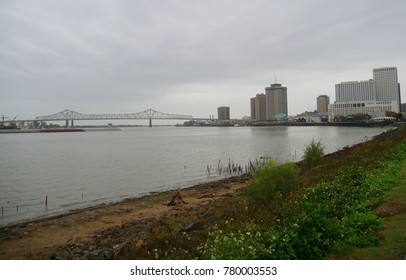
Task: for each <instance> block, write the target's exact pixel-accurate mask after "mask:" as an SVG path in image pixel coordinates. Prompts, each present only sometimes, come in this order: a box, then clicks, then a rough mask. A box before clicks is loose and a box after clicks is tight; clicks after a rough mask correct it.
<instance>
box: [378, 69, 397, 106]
mask: <svg viewBox="0 0 406 280" xmlns="http://www.w3.org/2000/svg"><path fill="white" fill-rule="evenodd" d="M373 77H374V94H375V98H376V101H397V102H398V103H399V111H400V104H401V101H400V87H399V82H398V69H397V68H396V67H383V68H377V69H374V70H373Z"/></svg>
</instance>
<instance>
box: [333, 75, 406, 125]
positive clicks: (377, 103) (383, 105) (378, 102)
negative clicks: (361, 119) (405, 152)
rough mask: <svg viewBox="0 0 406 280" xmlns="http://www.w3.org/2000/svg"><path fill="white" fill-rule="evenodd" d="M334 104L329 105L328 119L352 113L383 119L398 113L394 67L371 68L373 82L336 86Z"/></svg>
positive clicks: (398, 90) (398, 102) (397, 91)
mask: <svg viewBox="0 0 406 280" xmlns="http://www.w3.org/2000/svg"><path fill="white" fill-rule="evenodd" d="M335 89H336V101H335V102H334V104H331V105H330V106H329V118H330V119H334V117H335V116H344V117H346V116H348V115H353V114H368V115H370V116H372V117H384V116H385V115H386V112H387V111H391V112H395V113H399V112H400V104H401V102H400V101H401V100H400V85H399V82H398V73H397V68H396V67H384V68H377V69H373V79H371V80H368V81H361V82H343V83H340V84H337V85H336V87H335Z"/></svg>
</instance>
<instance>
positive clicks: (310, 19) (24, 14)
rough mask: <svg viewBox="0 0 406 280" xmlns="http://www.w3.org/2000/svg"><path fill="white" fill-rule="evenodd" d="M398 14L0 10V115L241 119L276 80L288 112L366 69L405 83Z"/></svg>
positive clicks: (242, 4)
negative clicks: (149, 113) (388, 70)
mask: <svg viewBox="0 0 406 280" xmlns="http://www.w3.org/2000/svg"><path fill="white" fill-rule="evenodd" d="M303 2H305V3H303ZM405 10H406V3H404V1H402V0H388V1H355V2H354V1H346V0H342V1H335V0H333V1H322V0H318V1H311V2H310V3H309V2H308V1H298V0H296V1H276V0H275V1H265V0H255V1H193V0H192V1H186V0H177V1H158V0H156V1H146V0H145V1H123V0H120V1H117V0H115V1H113V0H110V1H109V0H105V1H96V0H89V1H46V0H38V1H19V0H16V1H2V3H0V99H1V100H2V101H1V103H0V113H2V114H5V115H9V116H13V115H16V114H20V115H21V116H23V117H25V118H32V117H35V116H36V115H44V114H48V113H55V112H58V111H61V110H64V109H67V108H69V109H72V110H77V111H82V112H84V113H98V112H107V113H130V112H138V111H142V110H144V109H147V108H154V109H157V110H159V111H164V112H168V113H182V114H193V115H196V116H207V115H209V114H215V112H216V107H217V106H220V105H229V106H230V107H231V114H232V117H235V118H240V117H242V116H243V115H248V114H249V98H250V97H251V96H254V95H255V94H257V93H259V92H263V90H264V88H265V87H266V86H267V85H268V84H270V83H271V82H273V81H274V79H275V76H277V80H278V82H282V83H283V84H284V85H285V86H287V87H288V95H289V110H290V113H291V114H297V113H300V112H302V111H304V110H312V109H314V108H315V106H316V104H315V103H316V102H315V98H316V97H317V96H318V95H320V94H328V95H330V97H331V99H332V100H334V84H335V83H338V82H340V81H343V80H362V79H368V78H371V77H372V68H375V67H382V66H397V67H398V71H399V80H400V82H401V83H402V84H405V83H406V78H405V75H404V73H403V72H404V71H406V60H405V53H404V50H403V47H404V45H405V39H404V36H402V34H403V31H404V26H406V18H405V17H404V15H403V14H404V12H405Z"/></svg>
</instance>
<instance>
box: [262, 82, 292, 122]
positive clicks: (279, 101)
mask: <svg viewBox="0 0 406 280" xmlns="http://www.w3.org/2000/svg"><path fill="white" fill-rule="evenodd" d="M265 96H266V119H267V120H273V119H275V116H276V115H279V114H285V115H286V116H287V115H288V92H287V88H286V87H282V85H281V84H272V85H271V87H266V88H265Z"/></svg>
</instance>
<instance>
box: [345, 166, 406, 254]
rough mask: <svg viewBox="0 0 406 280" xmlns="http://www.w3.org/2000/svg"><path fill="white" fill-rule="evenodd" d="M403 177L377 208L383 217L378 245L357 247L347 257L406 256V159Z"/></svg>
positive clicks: (402, 171)
mask: <svg viewBox="0 0 406 280" xmlns="http://www.w3.org/2000/svg"><path fill="white" fill-rule="evenodd" d="M400 175H401V179H400V180H398V181H397V182H396V183H395V184H394V186H393V188H392V189H391V190H389V191H388V192H387V193H386V194H385V203H384V204H383V205H381V206H380V207H378V208H377V209H376V212H378V214H380V215H381V216H384V217H383V221H382V229H381V231H380V232H379V235H380V237H381V240H380V242H379V244H378V246H374V247H367V248H360V249H355V250H354V251H353V252H351V253H350V254H348V255H347V256H346V257H345V258H348V259H362V260H399V259H404V258H405V257H406V255H405V254H406V160H404V161H403V162H402V168H401V170H400Z"/></svg>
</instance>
